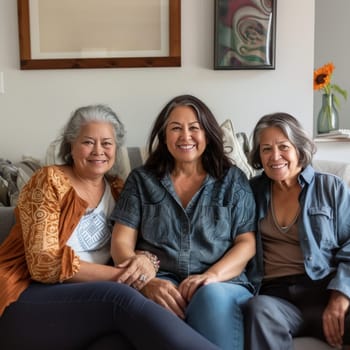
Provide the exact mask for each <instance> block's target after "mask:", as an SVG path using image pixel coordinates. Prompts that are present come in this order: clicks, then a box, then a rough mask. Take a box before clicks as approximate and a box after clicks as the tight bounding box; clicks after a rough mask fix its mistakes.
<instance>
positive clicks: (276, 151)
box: [259, 127, 302, 182]
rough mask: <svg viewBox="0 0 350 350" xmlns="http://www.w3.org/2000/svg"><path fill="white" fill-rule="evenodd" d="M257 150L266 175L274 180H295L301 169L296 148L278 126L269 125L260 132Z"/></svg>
mask: <svg viewBox="0 0 350 350" xmlns="http://www.w3.org/2000/svg"><path fill="white" fill-rule="evenodd" d="M259 152H260V159H261V163H262V166H263V168H264V171H265V173H266V175H267V176H268V177H269V178H271V179H272V180H274V181H284V182H291V181H293V180H294V181H295V179H296V178H297V176H298V175H299V173H300V171H301V170H302V169H301V167H300V165H299V158H298V154H297V150H296V148H295V147H294V146H293V145H292V144H291V143H290V141H289V140H288V138H287V137H286V136H285V134H284V133H283V132H282V130H281V129H280V128H277V127H269V128H266V129H264V130H263V131H262V132H261V134H260V151H259Z"/></svg>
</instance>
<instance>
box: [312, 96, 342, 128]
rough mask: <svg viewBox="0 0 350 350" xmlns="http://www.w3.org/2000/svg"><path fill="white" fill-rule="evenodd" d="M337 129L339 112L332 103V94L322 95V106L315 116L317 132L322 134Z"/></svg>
mask: <svg viewBox="0 0 350 350" xmlns="http://www.w3.org/2000/svg"><path fill="white" fill-rule="evenodd" d="M337 129H339V113H338V110H337V108H336V107H335V105H334V99H333V94H323V95H322V106H321V110H320V112H319V113H318V117H317V132H318V133H319V134H324V133H326V132H330V131H332V130H337Z"/></svg>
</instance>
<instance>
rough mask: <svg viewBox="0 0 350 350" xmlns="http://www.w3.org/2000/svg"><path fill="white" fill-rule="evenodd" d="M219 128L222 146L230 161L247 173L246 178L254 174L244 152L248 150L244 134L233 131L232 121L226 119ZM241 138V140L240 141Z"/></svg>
mask: <svg viewBox="0 0 350 350" xmlns="http://www.w3.org/2000/svg"><path fill="white" fill-rule="evenodd" d="M221 128H222V130H223V132H224V147H225V150H226V151H227V153H228V156H229V157H230V158H231V159H232V161H233V162H234V163H235V164H236V165H237V166H238V167H239V168H240V169H241V170H242V171H243V172H244V173H245V174H246V175H247V177H248V179H250V178H251V177H253V176H254V175H255V174H256V171H255V169H254V168H252V166H251V165H250V164H249V163H248V159H247V156H246V153H247V152H248V149H247V147H248V148H249V146H248V145H247V139H246V135H245V134H243V137H242V133H238V134H236V133H235V130H234V127H233V124H232V121H231V120H230V119H226V120H225V121H224V122H223V123H222V124H221ZM240 140H241V142H240Z"/></svg>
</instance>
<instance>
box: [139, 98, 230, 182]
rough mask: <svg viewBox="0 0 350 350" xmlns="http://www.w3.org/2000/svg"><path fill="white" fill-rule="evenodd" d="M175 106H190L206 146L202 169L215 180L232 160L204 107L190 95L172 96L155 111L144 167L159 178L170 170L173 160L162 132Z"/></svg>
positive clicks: (215, 123)
mask: <svg viewBox="0 0 350 350" xmlns="http://www.w3.org/2000/svg"><path fill="white" fill-rule="evenodd" d="M179 106H189V107H191V108H193V110H194V112H195V113H196V115H197V118H198V121H199V123H200V125H201V127H202V128H203V130H204V132H205V136H206V140H207V146H206V149H205V151H204V153H203V155H202V164H203V168H204V170H205V171H206V172H207V173H208V174H210V175H211V176H213V177H214V178H216V179H220V178H222V177H223V175H224V174H225V172H226V171H227V169H228V168H230V167H231V166H232V161H231V160H230V158H229V157H228V156H227V155H226V153H225V151H224V143H223V131H222V129H221V127H220V125H219V124H218V122H217V120H216V118H215V117H214V115H213V113H212V112H211V110H210V109H209V108H208V106H207V105H206V104H205V103H204V102H202V101H201V100H200V99H199V98H197V97H195V96H192V95H180V96H177V97H175V98H173V99H172V100H170V101H169V102H168V103H167V104H166V105H165V107H164V108H163V109H162V110H161V112H160V113H159V115H158V117H157V119H156V120H155V122H154V124H153V128H152V131H151V133H150V136H149V139H148V154H149V157H148V159H147V161H146V163H145V168H146V169H147V170H149V171H151V172H153V173H154V174H156V176H158V177H159V178H161V177H163V176H164V175H165V174H166V173H171V172H172V171H173V169H174V166H175V160H174V158H173V156H172V155H171V154H170V152H169V151H168V147H167V145H166V140H165V137H166V135H165V132H166V127H167V124H168V119H169V115H170V113H171V112H172V111H173V110H174V108H176V107H179Z"/></svg>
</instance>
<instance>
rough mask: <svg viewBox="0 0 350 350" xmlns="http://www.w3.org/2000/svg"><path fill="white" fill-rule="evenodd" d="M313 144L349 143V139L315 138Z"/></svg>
mask: <svg viewBox="0 0 350 350" xmlns="http://www.w3.org/2000/svg"><path fill="white" fill-rule="evenodd" d="M314 141H315V142H350V137H322V136H321V137H316V138H314Z"/></svg>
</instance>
